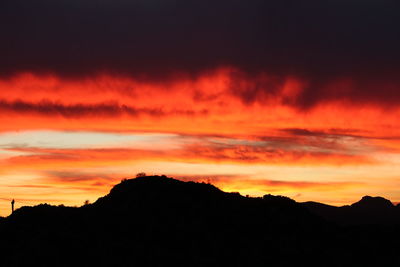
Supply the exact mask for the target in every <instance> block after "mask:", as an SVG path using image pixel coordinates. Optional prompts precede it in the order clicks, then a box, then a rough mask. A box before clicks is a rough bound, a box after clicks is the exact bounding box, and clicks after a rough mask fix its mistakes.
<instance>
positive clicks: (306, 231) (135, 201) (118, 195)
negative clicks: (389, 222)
mask: <svg viewBox="0 0 400 267" xmlns="http://www.w3.org/2000/svg"><path fill="white" fill-rule="evenodd" d="M323 207H324V206H323ZM339 209H340V208H339ZM397 229H398V227H397V226H393V227H392V226H386V225H385V226H383V225H380V224H375V225H369V224H366V225H364V226H357V224H355V225H354V226H352V227H347V226H345V225H344V226H343V225H340V224H336V223H335V222H334V221H329V220H327V219H326V218H324V217H323V216H321V215H320V214H317V213H316V212H314V211H312V209H310V208H309V207H307V206H305V205H304V204H302V203H297V202H295V201H294V200H292V199H290V198H287V197H283V196H272V195H265V196H264V197H259V198H251V197H245V196H241V195H240V194H238V193H226V192H223V191H221V190H220V189H218V188H217V187H215V186H213V185H210V184H206V183H195V182H183V181H179V180H175V179H173V178H168V177H166V176H150V177H139V178H136V179H128V180H123V181H121V183H119V184H118V185H116V186H114V187H113V188H112V189H111V190H110V192H109V193H108V194H107V195H105V196H103V197H101V198H99V199H98V200H97V201H96V202H94V203H92V204H88V205H84V206H82V207H63V206H58V207H56V206H51V205H47V204H42V205H38V206H36V207H23V208H20V209H18V210H16V211H15V212H14V213H13V214H12V215H11V216H9V217H7V218H5V219H4V220H3V221H1V222H0V236H1V237H2V241H3V242H1V243H0V251H2V252H3V257H2V266H32V265H40V266H71V265H74V266H165V265H173V266H265V265H272V266H293V265H295V264H296V265H300V266H321V263H324V264H323V265H324V266H355V265H357V266H359V265H360V264H362V265H364V266H376V265H379V264H381V265H382V264H383V265H385V266H398V264H399V263H400V260H399V259H398V257H395V255H397V254H396V253H397V246H396V244H397V240H398V238H399V237H400V233H399V231H398V230H397ZM378 244H379V245H378ZM349 252H351V253H349ZM372 252H373V253H372ZM333 255H334V257H332V256H333ZM326 259H329V261H327V260H326Z"/></svg>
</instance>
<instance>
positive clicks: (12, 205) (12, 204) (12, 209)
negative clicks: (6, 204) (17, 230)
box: [11, 199, 15, 213]
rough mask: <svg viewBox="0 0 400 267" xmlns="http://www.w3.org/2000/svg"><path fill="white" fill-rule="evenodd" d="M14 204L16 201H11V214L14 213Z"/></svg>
mask: <svg viewBox="0 0 400 267" xmlns="http://www.w3.org/2000/svg"><path fill="white" fill-rule="evenodd" d="M14 203H15V200H14V199H13V200H11V213H14Z"/></svg>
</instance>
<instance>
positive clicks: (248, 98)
mask: <svg viewBox="0 0 400 267" xmlns="http://www.w3.org/2000/svg"><path fill="white" fill-rule="evenodd" d="M399 8H400V2H399V1H395V0H379V1H378V0H363V1H361V0H335V1H333V0H326V1H319V0H318V1H317V0H305V1H294V0H279V1H278V0H275V1H272V0H253V1H244V0H243V1H242V0H213V1H207V0H202V1H197V0H192V1H187V0H186V1H183V0H163V1H161V0H130V1H128V0H112V1H111V0H102V1H92V0H79V1H78V0H68V1H67V0H58V1H51V0H37V1H22V0H3V1H1V2H0V38H1V39H0V40H1V42H0V215H2V216H6V215H8V214H9V213H10V203H9V200H10V199H15V200H16V207H17V208H18V207H20V206H22V205H35V204H39V203H49V204H53V205H60V204H65V205H72V206H80V205H82V204H83V202H84V201H85V200H89V201H91V202H93V201H95V200H96V199H97V198H98V197H100V196H102V195H104V194H106V193H108V191H109V190H110V189H111V187H112V185H114V184H116V183H118V182H119V181H120V180H121V179H124V178H131V177H134V176H135V174H136V173H139V172H145V173H147V174H160V175H161V174H165V175H168V176H172V177H175V178H179V179H181V180H185V181H189V180H190V181H199V182H210V183H212V184H215V185H216V186H218V187H219V188H221V189H222V190H225V191H234V192H240V193H241V194H243V195H247V194H248V195H251V196H262V195H264V194H269V193H271V194H275V195H285V196H288V197H291V198H293V199H295V200H296V201H318V202H323V203H327V204H332V205H346V204H350V203H353V202H355V201H358V200H359V199H360V198H361V197H362V196H364V195H373V196H376V195H379V196H383V197H385V198H388V199H390V200H391V201H393V202H400V164H399V163H400V122H399V119H398V118H400V108H399V104H400V91H399V89H400V75H399V74H400V73H399V71H400V64H399V62H400V51H399V49H398V48H399V47H400V17H399V16H398V14H397V13H398V12H397V11H398V10H399Z"/></svg>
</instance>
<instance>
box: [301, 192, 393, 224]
mask: <svg viewBox="0 0 400 267" xmlns="http://www.w3.org/2000/svg"><path fill="white" fill-rule="evenodd" d="M301 204H302V205H303V206H304V207H307V208H308V209H309V210H310V211H311V212H313V213H315V214H318V215H319V216H321V217H323V218H325V219H326V220H328V221H332V222H335V223H337V224H341V225H365V224H376V225H396V224H400V208H399V206H395V205H393V203H392V202H390V200H387V199H385V198H383V197H371V196H364V197H363V198H362V199H361V200H360V201H358V202H356V203H353V204H351V205H346V206H342V207H335V206H330V205H325V204H322V203H317V202H304V203H301Z"/></svg>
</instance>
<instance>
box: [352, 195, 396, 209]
mask: <svg viewBox="0 0 400 267" xmlns="http://www.w3.org/2000/svg"><path fill="white" fill-rule="evenodd" d="M351 206H352V207H355V208H363V209H364V208H368V209H387V208H392V207H393V206H394V205H393V203H392V202H390V200H388V199H386V198H383V197H371V196H364V197H362V199H361V200H360V201H358V202H356V203H353V204H352V205H351Z"/></svg>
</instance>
